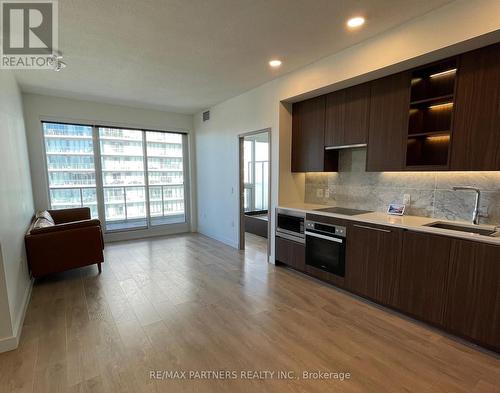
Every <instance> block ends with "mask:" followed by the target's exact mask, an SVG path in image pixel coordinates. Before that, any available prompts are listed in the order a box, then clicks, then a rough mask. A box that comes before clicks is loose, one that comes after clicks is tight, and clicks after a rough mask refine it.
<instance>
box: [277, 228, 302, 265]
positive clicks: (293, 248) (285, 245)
mask: <svg viewBox="0 0 500 393" xmlns="http://www.w3.org/2000/svg"><path fill="white" fill-rule="evenodd" d="M275 239H276V245H275V246H276V247H275V250H276V251H275V253H276V260H277V261H278V262H281V263H284V264H285V265H288V266H290V267H293V268H294V269H297V270H300V271H301V272H303V271H304V270H305V264H306V248H305V246H304V245H303V244H300V243H297V242H293V241H291V240H287V239H283V238H281V237H278V236H276V238H275Z"/></svg>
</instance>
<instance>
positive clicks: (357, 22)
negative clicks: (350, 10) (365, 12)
mask: <svg viewBox="0 0 500 393" xmlns="http://www.w3.org/2000/svg"><path fill="white" fill-rule="evenodd" d="M364 24H365V18H363V17H362V16H356V17H354V18H351V19H349V20H348V21H347V26H349V27H351V28H354V27H359V26H363V25H364Z"/></svg>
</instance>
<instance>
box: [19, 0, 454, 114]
mask: <svg viewBox="0 0 500 393" xmlns="http://www.w3.org/2000/svg"><path fill="white" fill-rule="evenodd" d="M448 2H449V0H59V43H60V49H61V51H62V52H63V55H64V61H65V62H66V63H67V64H68V67H67V68H66V69H64V70H63V71H61V72H59V73H57V72H54V71H47V70H45V71H16V77H17V79H18V81H19V83H20V85H21V88H22V90H23V91H25V92H32V93H41V94H49V95H57V96H64V97H71V98H80V99H87V100H94V101H99V102H109V103H116V104H123V105H131V106H138V107H147V108H155V109H162V110H170V111H175V112H182V113H195V112H197V111H199V110H201V109H204V108H207V107H209V106H211V105H213V104H216V103H219V102H221V101H224V100H226V99H228V98H230V97H233V96H235V95H238V94H241V93H243V92H245V91H247V90H249V89H251V88H253V87H256V86H258V85H260V84H262V83H265V82H267V81H269V80H271V79H273V78H276V77H277V76H279V75H283V74H284V73H288V72H290V71H293V70H295V69H297V68H300V67H302V66H304V65H306V64H309V63H311V62H313V61H315V60H318V59H320V58H322V57H325V56H327V55H330V54H333V53H335V52H338V51H340V50H342V49H344V48H346V47H349V46H352V45H353V44H356V43H358V42H360V41H363V40H365V39H367V38H369V37H372V36H374V35H376V34H379V33H381V32H383V31H385V30H387V29H390V28H392V27H395V26H397V25H399V24H401V23H404V22H405V21H408V20H409V19H412V18H415V17H418V16H421V15H423V14H425V13H427V12H429V11H430V10H432V9H435V8H437V7H439V6H442V5H444V4H446V3H448ZM358 14H360V15H364V16H365V17H366V19H367V22H366V25H365V26H364V27H363V28H362V29H360V30H359V31H356V32H353V31H347V30H346V28H345V21H346V19H347V18H349V17H351V16H353V15H358ZM275 57H276V58H280V59H282V60H283V65H282V67H281V68H280V69H279V70H271V69H270V67H269V66H268V64H267V62H268V60H269V59H271V58H275Z"/></svg>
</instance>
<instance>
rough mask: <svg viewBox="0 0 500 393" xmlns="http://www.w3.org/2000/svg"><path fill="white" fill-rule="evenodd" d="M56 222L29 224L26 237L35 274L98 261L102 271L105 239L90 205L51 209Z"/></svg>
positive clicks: (30, 262) (38, 274)
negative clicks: (43, 225) (31, 226)
mask: <svg viewBox="0 0 500 393" xmlns="http://www.w3.org/2000/svg"><path fill="white" fill-rule="evenodd" d="M48 212H49V213H50V216H51V217H52V219H53V221H54V224H53V225H51V226H46V227H42V228H30V230H29V231H28V233H27V234H26V236H25V238H24V240H25V245H26V254H27V258H28V265H29V268H30V270H31V274H32V275H33V277H35V278H37V277H42V276H45V275H48V274H51V273H58V272H63V271H66V270H69V269H74V268H78V267H82V266H87V265H93V264H94V263H96V264H97V267H98V269H99V273H101V263H102V262H104V255H103V249H104V241H103V237H102V230H101V223H100V221H99V220H95V219H94V220H92V219H91V218H90V209H89V208H88V207H83V208H76V209H63V210H49V211H48Z"/></svg>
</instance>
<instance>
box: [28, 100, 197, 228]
mask: <svg viewBox="0 0 500 393" xmlns="http://www.w3.org/2000/svg"><path fill="white" fill-rule="evenodd" d="M23 104H24V118H25V121H26V134H27V138H28V147H29V154H30V159H31V176H32V179H33V181H32V183H33V197H34V202H35V208H36V210H44V209H47V208H48V207H49V198H48V191H47V187H48V180H47V172H46V170H45V167H44V162H45V161H44V157H43V154H44V153H43V152H44V150H43V135H42V127H41V120H52V121H66V122H80V123H84V124H97V125H114V126H122V127H138V128H146V129H152V130H153V129H157V130H169V131H184V132H187V133H188V134H191V133H192V130H193V117H192V116H190V115H184V114H178V113H170V112H162V111H157V110H148V109H139V108H131V107H125V106H119V105H110V104H102V103H97V102H90V101H81V100H74V99H69V98H60V97H52V96H43V95H38V94H23ZM192 139H193V138H192V135H189V137H188V140H189V142H188V143H189V145H190V167H191V168H190V169H193V168H192V167H193V166H194V164H193V163H194V161H193V160H194V158H193V157H194V143H193V140H192ZM190 172H191V174H192V172H193V171H192V170H190ZM190 182H191V186H190V190H191V195H193V197H194V196H195V194H196V188H195V181H194V176H193V175H192V176H191V177H190ZM193 201H195V199H194V198H193ZM195 207H196V204H195V203H194V202H193V203H192V204H191V215H192V220H191V228H192V229H193V228H196V209H195Z"/></svg>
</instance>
